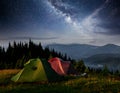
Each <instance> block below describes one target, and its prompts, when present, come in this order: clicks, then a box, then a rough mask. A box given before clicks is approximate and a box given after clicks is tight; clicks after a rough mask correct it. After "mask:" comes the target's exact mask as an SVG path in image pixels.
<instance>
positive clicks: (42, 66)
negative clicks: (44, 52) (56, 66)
mask: <svg viewBox="0 0 120 93" xmlns="http://www.w3.org/2000/svg"><path fill="white" fill-rule="evenodd" d="M61 79H62V78H61V76H59V75H58V74H57V73H56V72H55V71H54V70H53V69H52V68H51V66H50V64H49V63H48V62H47V61H46V60H44V59H42V60H40V59H39V58H37V59H31V60H29V61H28V62H26V64H25V67H24V68H23V69H22V70H21V71H20V72H19V73H18V74H16V75H15V76H13V77H12V78H11V80H12V81H14V82H39V81H40V82H41V81H58V80H61Z"/></svg>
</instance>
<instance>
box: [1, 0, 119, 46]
mask: <svg viewBox="0 0 120 93" xmlns="http://www.w3.org/2000/svg"><path fill="white" fill-rule="evenodd" d="M29 38H31V39H32V40H33V41H35V42H36V43H37V42H42V43H43V44H49V43H64V44H68V43H80V44H92V45H104V44H108V43H112V44H117V45H120V0H0V45H6V44H7V43H8V42H12V41H14V40H16V41H26V40H29Z"/></svg>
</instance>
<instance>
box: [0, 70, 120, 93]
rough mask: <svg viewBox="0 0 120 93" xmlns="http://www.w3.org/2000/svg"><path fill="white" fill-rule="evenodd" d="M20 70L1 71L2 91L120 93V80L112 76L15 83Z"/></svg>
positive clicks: (15, 92)
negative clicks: (14, 80) (13, 77)
mask: <svg viewBox="0 0 120 93" xmlns="http://www.w3.org/2000/svg"><path fill="white" fill-rule="evenodd" d="M19 71H20V70H10V69H9V70H1V71H0V93H61V92H62V93H119V92H120V81H119V80H117V79H116V78H114V77H112V78H110V77H101V78H100V77H99V76H97V75H95V74H94V75H93V74H92V75H89V78H85V77H76V78H72V79H70V78H71V77H69V79H68V80H66V81H61V82H53V83H52V82H51V83H49V82H41V83H40V82H39V83H37V82H36V83H13V82H11V81H10V78H11V76H13V75H15V74H16V73H18V72H19Z"/></svg>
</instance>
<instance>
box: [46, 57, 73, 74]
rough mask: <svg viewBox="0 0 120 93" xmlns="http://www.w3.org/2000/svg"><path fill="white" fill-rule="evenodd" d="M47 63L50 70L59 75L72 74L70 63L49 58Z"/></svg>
mask: <svg viewBox="0 0 120 93" xmlns="http://www.w3.org/2000/svg"><path fill="white" fill-rule="evenodd" d="M48 62H49V63H50V64H51V67H52V69H54V70H55V72H56V73H58V74H59V75H67V74H71V72H73V69H72V68H71V63H70V61H63V60H61V59H60V58H57V57H55V58H51V59H50V60H49V61H48Z"/></svg>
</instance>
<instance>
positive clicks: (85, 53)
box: [47, 44, 120, 70]
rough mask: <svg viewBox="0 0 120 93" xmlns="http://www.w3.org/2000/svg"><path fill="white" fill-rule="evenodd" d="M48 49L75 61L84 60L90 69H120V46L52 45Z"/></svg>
mask: <svg viewBox="0 0 120 93" xmlns="http://www.w3.org/2000/svg"><path fill="white" fill-rule="evenodd" d="M47 47H49V48H50V49H54V50H55V51H57V52H61V53H63V54H67V55H68V56H70V57H71V58H73V59H76V60H79V59H83V60H84V62H85V64H86V65H87V66H90V67H97V68H98V67H100V68H102V67H104V65H107V66H108V68H109V69H112V70H116V69H120V46H118V45H114V44H107V45H103V46H94V45H87V44H50V45H47Z"/></svg>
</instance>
